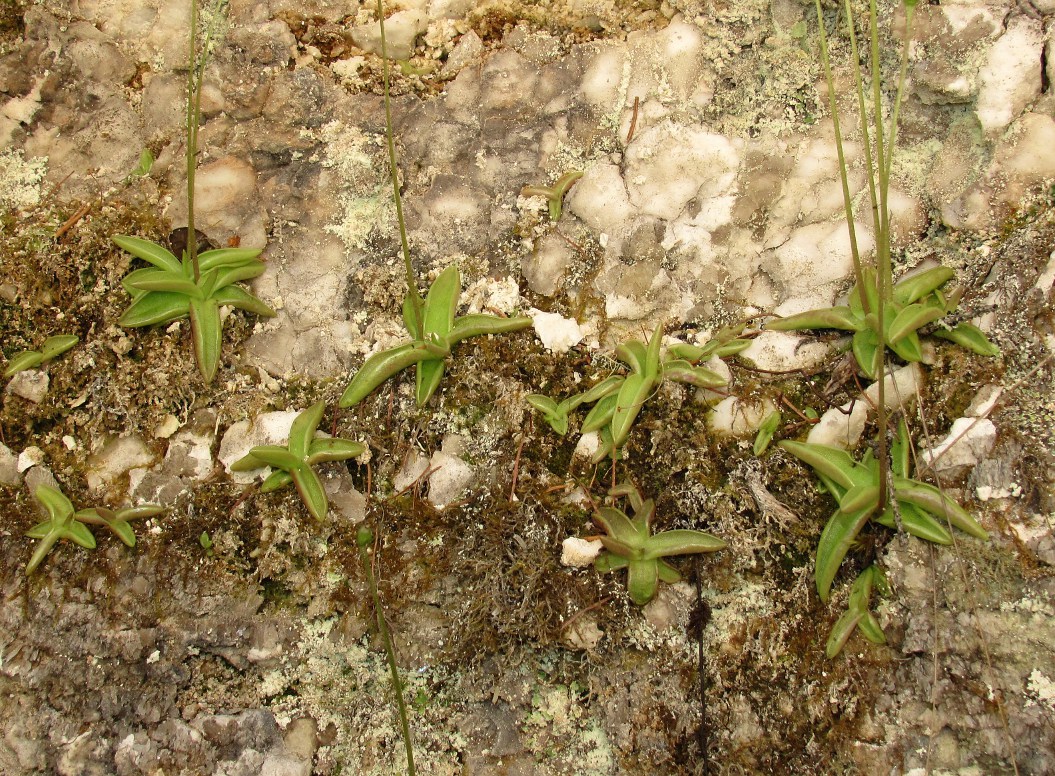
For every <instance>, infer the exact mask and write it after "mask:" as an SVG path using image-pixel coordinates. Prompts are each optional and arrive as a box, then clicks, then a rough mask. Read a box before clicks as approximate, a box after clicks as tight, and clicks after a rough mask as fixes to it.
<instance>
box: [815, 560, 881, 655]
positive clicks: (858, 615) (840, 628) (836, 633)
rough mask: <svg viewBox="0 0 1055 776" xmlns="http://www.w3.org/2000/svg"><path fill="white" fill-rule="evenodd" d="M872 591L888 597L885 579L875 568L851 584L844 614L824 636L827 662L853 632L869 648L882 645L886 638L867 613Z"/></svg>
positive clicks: (863, 573)
mask: <svg viewBox="0 0 1055 776" xmlns="http://www.w3.org/2000/svg"><path fill="white" fill-rule="evenodd" d="M873 589H875V590H878V591H879V593H880V594H881V595H889V594H890V586H889V585H888V584H887V580H886V575H885V574H883V572H882V570H881V569H880V568H879V567H878V566H869V567H868V568H866V569H865V570H864V571H862V572H861V573H860V574H859V575H858V577H857V579H855V580H854V583H853V586H852V587H851V588H850V599H849V601H847V604H846V611H845V612H843V614H842V616H841V617H839V619H838V620H836V622H835V625H834V626H833V627H832V632H831V634H830V635H829V636H828V643H827V644H826V645H825V649H824V651H825V653H826V654H827V655H828V657H829V658H833V657H835V656H836V655H838V654H839V653H840V652H842V649H843V647H844V646H846V642H847V641H849V640H850V636H852V635H853V632H854V629H855V628H856V629H858V630H860V631H861V635H862V636H864V637H865V638H866V639H868V640H869V641H871V642H872V643H873V644H886V634H884V633H883V629H882V627H880V625H879V621H878V620H876V618H875V615H873V614H872V613H871V612H870V611H869V610H868V607H869V604H870V603H871V600H872V590H873Z"/></svg>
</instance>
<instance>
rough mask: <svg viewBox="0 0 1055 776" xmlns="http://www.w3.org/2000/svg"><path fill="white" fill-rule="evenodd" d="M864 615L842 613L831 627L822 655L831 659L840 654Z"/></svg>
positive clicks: (850, 612)
mask: <svg viewBox="0 0 1055 776" xmlns="http://www.w3.org/2000/svg"><path fill="white" fill-rule="evenodd" d="M866 614H867V612H860V611H848V612H843V614H842V616H841V617H839V619H838V620H836V621H835V625H834V626H833V627H832V632H831V634H830V635H829V636H828V642H827V643H826V644H825V645H824V654H826V655H827V656H828V657H829V658H833V657H835V656H836V655H838V654H839V653H840V652H842V651H843V647H845V646H846V642H848V641H849V640H850V636H852V635H853V632H854V629H855V628H856V627H857V626H858V625H860V623H861V620H862V619H864V617H865V615H866Z"/></svg>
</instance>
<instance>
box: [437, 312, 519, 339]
mask: <svg viewBox="0 0 1055 776" xmlns="http://www.w3.org/2000/svg"><path fill="white" fill-rule="evenodd" d="M530 326H531V318H529V317H528V316H526V315H518V316H515V317H513V318H499V317H498V316H497V315H485V314H483V313H472V314H471V315H463V316H462V317H461V318H457V319H455V321H454V325H453V326H452V327H451V333H450V335H449V336H448V338H447V339H448V340H449V341H450V343H451V344H452V345H454V344H456V343H458V342H461V341H462V340H464V339H469V338H470V337H482V336H486V335H488V334H506V333H507V332H511V331H520V330H522V329H527V328H529V327H530Z"/></svg>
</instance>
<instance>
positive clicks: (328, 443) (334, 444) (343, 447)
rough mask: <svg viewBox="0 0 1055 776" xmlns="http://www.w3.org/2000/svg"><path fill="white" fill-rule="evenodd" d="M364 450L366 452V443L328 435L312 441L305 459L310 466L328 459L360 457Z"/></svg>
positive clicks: (342, 459)
mask: <svg viewBox="0 0 1055 776" xmlns="http://www.w3.org/2000/svg"><path fill="white" fill-rule="evenodd" d="M364 452H366V445H364V444H362V443H361V442H353V441H352V440H350V439H339V438H336V437H327V438H325V439H316V440H313V441H312V443H311V446H310V447H309V448H308V457H307V458H306V459H305V460H306V461H307V463H308V465H309V466H312V465H314V464H317V463H324V462H326V461H347V460H348V459H349V458H358V457H359V456H360V455H362V454H363V453H364Z"/></svg>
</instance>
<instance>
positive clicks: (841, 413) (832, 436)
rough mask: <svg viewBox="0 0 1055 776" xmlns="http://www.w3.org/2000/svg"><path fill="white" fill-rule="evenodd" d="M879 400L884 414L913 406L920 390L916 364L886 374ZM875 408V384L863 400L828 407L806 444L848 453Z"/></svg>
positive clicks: (876, 391)
mask: <svg viewBox="0 0 1055 776" xmlns="http://www.w3.org/2000/svg"><path fill="white" fill-rule="evenodd" d="M883 383H884V384H883V398H884V403H885V404H886V407H887V409H888V410H895V409H898V408H903V409H906V410H907V409H908V408H909V407H911V406H913V405H914V404H915V401H916V396H917V394H918V392H919V391H920V390H921V388H922V386H923V370H922V369H921V368H920V366H919V364H908V365H907V366H903V367H901V368H900V369H896V370H894V371H893V372H891V373H888V374H887V376H886V377H885V378H884V381H883ZM878 404H879V383H878V382H876V383H872V385H870V386H868V388H866V389H865V392H864V396H861V397H859V398H858V399H857V400H856V401H851V402H847V403H846V404H844V405H842V406H841V407H832V408H831V409H829V410H828V411H827V412H825V413H824V414H823V415H821V417H820V420H819V421H818V422H817V423H816V424H814V426H813V428H811V429H810V433H809V434H808V435H807V436H806V441H807V442H810V443H812V444H817V445H827V446H828V447H838V448H841V449H844V450H850V449H853V448H854V447H856V446H857V443H858V442H859V441H860V440H861V435H862V434H863V433H864V429H865V424H866V423H867V422H868V418H869V416H870V414H871V412H872V409H871V408H872V407H875V406H878Z"/></svg>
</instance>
